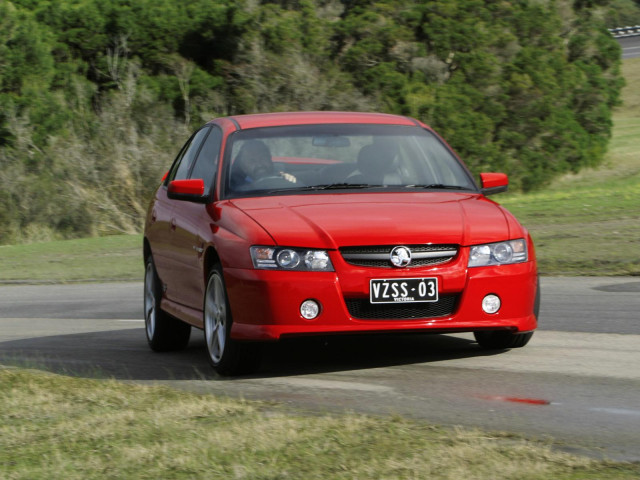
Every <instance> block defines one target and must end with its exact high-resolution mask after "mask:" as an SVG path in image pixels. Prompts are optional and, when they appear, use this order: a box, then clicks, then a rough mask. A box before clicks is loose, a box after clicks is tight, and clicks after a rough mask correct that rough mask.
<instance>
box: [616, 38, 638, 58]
mask: <svg viewBox="0 0 640 480" xmlns="http://www.w3.org/2000/svg"><path fill="white" fill-rule="evenodd" d="M616 40H618V43H619V44H620V46H621V47H622V59H623V60H624V59H627V58H637V57H640V35H636V36H633V37H620V38H617V39H616Z"/></svg>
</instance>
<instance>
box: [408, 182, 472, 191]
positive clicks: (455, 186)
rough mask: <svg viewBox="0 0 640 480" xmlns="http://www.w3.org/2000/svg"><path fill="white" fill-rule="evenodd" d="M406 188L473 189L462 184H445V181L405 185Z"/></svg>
mask: <svg viewBox="0 0 640 480" xmlns="http://www.w3.org/2000/svg"><path fill="white" fill-rule="evenodd" d="M403 187H404V188H421V189H424V190H438V189H442V190H473V189H472V188H469V187H463V186H462V185H445V184H444V183H429V184H424V185H419V184H414V185H403Z"/></svg>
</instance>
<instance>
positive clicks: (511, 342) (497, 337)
mask: <svg viewBox="0 0 640 480" xmlns="http://www.w3.org/2000/svg"><path fill="white" fill-rule="evenodd" d="M473 336H474V337H476V342H478V344H479V345H480V346H481V347H483V348H489V349H500V350H503V349H505V348H520V347H524V346H525V345H526V344H527V343H529V340H531V337H532V336H533V332H527V333H513V332H510V331H509V330H493V331H481V332H473Z"/></svg>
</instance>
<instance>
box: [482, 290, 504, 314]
mask: <svg viewBox="0 0 640 480" xmlns="http://www.w3.org/2000/svg"><path fill="white" fill-rule="evenodd" d="M501 305H502V302H500V297H498V296H497V295H493V294H491V295H487V296H486V297H484V298H483V299H482V310H484V311H485V312H486V313H496V312H497V311H498V310H500V306H501Z"/></svg>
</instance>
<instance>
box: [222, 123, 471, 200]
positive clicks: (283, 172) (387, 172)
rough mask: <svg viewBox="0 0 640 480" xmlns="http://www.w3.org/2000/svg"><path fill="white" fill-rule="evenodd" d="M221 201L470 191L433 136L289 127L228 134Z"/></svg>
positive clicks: (417, 131) (365, 128)
mask: <svg viewBox="0 0 640 480" xmlns="http://www.w3.org/2000/svg"><path fill="white" fill-rule="evenodd" d="M225 162H226V168H225V190H226V192H227V195H226V196H228V197H243V196H254V195H282V194H287V193H303V192H320V191H324V190H354V189H359V190H375V189H385V190H389V189H392V190H408V189H440V188H442V189H456V190H474V191H475V190H476V186H475V185H474V183H473V181H472V179H471V177H470V176H469V174H468V173H467V171H466V169H465V168H464V167H463V166H462V165H461V164H460V162H459V161H458V160H457V159H456V158H455V157H454V155H453V154H452V153H451V152H450V151H449V149H448V148H447V147H446V146H445V145H444V144H443V143H442V141H441V140H440V139H439V138H438V137H436V136H435V135H434V134H432V133H431V132H429V131H428V130H425V129H423V128H420V127H406V126H390V125H352V124H347V125H344V124H336V125H296V126H286V127H269V128H256V129H251V130H243V131H239V132H236V133H234V134H233V135H232V136H231V137H230V139H229V144H228V147H227V151H226V160H225Z"/></svg>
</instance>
